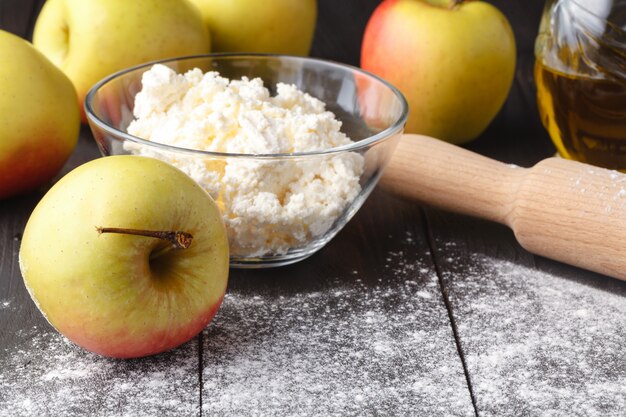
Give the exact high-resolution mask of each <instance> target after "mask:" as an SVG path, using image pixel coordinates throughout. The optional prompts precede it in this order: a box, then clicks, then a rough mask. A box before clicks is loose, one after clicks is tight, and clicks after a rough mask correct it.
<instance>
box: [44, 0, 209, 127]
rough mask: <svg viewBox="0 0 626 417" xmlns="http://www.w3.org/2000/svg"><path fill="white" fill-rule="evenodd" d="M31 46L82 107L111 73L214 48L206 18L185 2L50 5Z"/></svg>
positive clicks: (65, 1) (109, 0) (51, 1)
mask: <svg viewBox="0 0 626 417" xmlns="http://www.w3.org/2000/svg"><path fill="white" fill-rule="evenodd" d="M33 44H34V45H35V47H37V48H38V49H39V50H40V51H42V52H43V53H44V54H45V55H46V56H47V57H48V58H50V60H51V61H52V62H54V63H55V64H56V65H57V66H59V68H61V69H62V70H63V71H64V72H65V73H66V74H67V76H68V77H69V78H70V79H71V80H72V82H73V83H74V86H75V87H76V90H77V92H78V98H79V102H80V104H81V105H82V103H83V100H84V98H85V95H86V94H87V92H88V91H89V89H90V88H91V87H92V86H93V85H94V84H95V83H96V82H97V81H99V80H100V79H102V78H104V77H106V76H107V75H109V74H111V73H113V72H116V71H118V70H122V69H124V68H128V67H131V66H134V65H138V64H141V63H144V62H147V61H153V60H158V59H165V58H171V57H176V56H183V55H195V54H203V53H208V52H210V49H211V44H210V38H209V33H208V31H207V28H206V26H205V25H204V22H203V21H202V16H201V15H200V13H199V11H198V10H197V8H196V7H194V6H193V5H192V4H191V3H189V2H188V1H187V0H132V1H129V0H48V1H47V2H46V3H45V4H44V7H43V9H42V10H41V13H40V14H39V17H38V18H37V22H36V24H35V31H34V34H33ZM81 109H82V107H81ZM83 121H85V117H84V113H83Z"/></svg>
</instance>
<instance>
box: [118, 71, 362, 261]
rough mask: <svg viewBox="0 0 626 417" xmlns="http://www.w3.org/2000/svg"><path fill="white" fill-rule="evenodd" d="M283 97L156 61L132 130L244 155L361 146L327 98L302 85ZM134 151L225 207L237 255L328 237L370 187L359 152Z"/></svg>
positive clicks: (284, 88) (286, 89)
mask: <svg viewBox="0 0 626 417" xmlns="http://www.w3.org/2000/svg"><path fill="white" fill-rule="evenodd" d="M276 91H277V94H276V95H275V96H270V92H269V91H268V89H267V88H265V87H264V86H263V81H262V80H261V79H260V78H255V79H252V80H250V79H248V78H246V77H243V78H242V79H241V80H232V81H231V80H228V79H226V78H223V77H221V76H220V75H219V74H218V73H217V72H207V73H206V74H203V73H202V71H201V70H199V69H193V70H191V71H189V72H187V73H185V74H177V73H176V72H174V71H173V70H172V69H170V68H168V67H166V66H164V65H159V64H157V65H154V66H153V67H152V68H151V69H150V70H149V71H147V72H146V73H144V74H143V78H142V90H141V92H139V93H138V94H137V96H136V97H135V108H134V116H135V120H133V121H132V122H131V124H130V125H129V126H128V133H130V134H132V135H134V136H137V137H140V138H144V139H147V140H150V141H154V142H159V143H163V144H167V145H172V146H177V147H181V148H191V149H198V150H204V151H213V152H227V153H236V154H276V153H294V152H306V151H317V150H323V149H328V148H333V147H336V146H341V145H346V144H349V143H352V141H351V140H350V138H348V137H347V136H346V135H345V134H344V133H342V132H341V131H340V128H341V122H340V121H338V120H337V119H336V118H335V115H334V114H333V113H332V112H329V111H326V109H325V105H324V103H323V102H322V101H320V100H318V99H316V98H314V97H312V96H310V95H309V94H306V93H304V92H302V91H300V90H299V89H297V88H296V87H295V86H294V85H288V84H282V83H279V84H277V86H276ZM125 146H126V147H127V150H129V151H131V152H133V153H136V154H142V155H146V156H152V157H156V158H159V159H162V160H165V161H167V162H169V163H171V164H173V165H175V166H177V167H178V168H180V169H181V170H183V171H184V172H186V173H187V174H188V175H189V176H191V177H192V178H193V179H194V180H196V181H197V182H198V183H199V184H200V185H201V186H202V187H204V188H205V189H206V190H207V191H208V192H209V193H210V194H211V196H212V197H213V198H214V199H215V200H216V201H217V203H218V205H219V206H220V208H221V210H222V215H223V218H224V221H225V223H226V227H227V229H228V234H229V241H230V247H231V255H232V256H235V257H259V256H263V255H280V254H284V253H286V252H287V251H288V250H289V249H292V248H299V247H304V246H306V245H307V243H309V242H311V241H312V240H314V239H315V238H318V237H320V236H322V235H324V234H325V233H326V232H327V231H328V230H329V228H330V227H331V226H332V225H333V223H334V222H335V220H337V218H338V217H339V216H340V215H341V213H342V212H343V210H344V209H345V208H346V206H347V205H349V204H350V203H351V202H352V201H353V200H354V199H355V197H356V196H357V195H358V193H359V192H360V190H361V186H360V184H359V177H360V175H361V173H362V172H363V165H364V161H363V157H362V156H361V155H359V154H357V153H355V152H348V153H345V152H344V153H341V154H331V155H324V156H317V157H306V158H298V159H294V158H291V159H280V160H279V159H252V158H236V157H232V158H224V157H220V158H211V157H205V158H202V157H198V156H191V155H188V154H187V155H186V154H183V153H173V152H165V151H156V150H155V149H153V148H150V149H149V148H147V147H145V146H140V145H138V144H134V143H130V142H127V144H125Z"/></svg>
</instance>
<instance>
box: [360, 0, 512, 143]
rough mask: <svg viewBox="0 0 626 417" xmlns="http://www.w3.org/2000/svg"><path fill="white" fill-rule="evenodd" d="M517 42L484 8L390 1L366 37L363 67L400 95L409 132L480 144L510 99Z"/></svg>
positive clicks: (440, 1)
mask: <svg viewBox="0 0 626 417" xmlns="http://www.w3.org/2000/svg"><path fill="white" fill-rule="evenodd" d="M515 58H516V51H515V38H514V36H513V31H512V29H511V26H510V25H509V22H508V21H507V19H506V17H505V16H504V15H503V14H502V13H501V12H500V11H499V10H498V9H496V8H495V7H494V6H492V5H490V4H488V3H485V2H482V1H462V0H461V1H459V0H385V1H383V3H381V4H380V5H379V6H378V8H377V9H376V10H375V11H374V13H373V14H372V16H371V17H370V20H369V22H368V24H367V27H366V29H365V34H364V36H363V44H362V49H361V66H362V68H363V69H365V70H368V71H371V72H373V73H375V74H377V75H379V76H381V77H383V78H384V79H386V80H387V81H389V82H391V83H392V84H394V85H395V86H396V87H398V88H399V89H400V91H402V93H403V94H404V95H405V96H406V98H407V101H408V102H409V107H410V113H409V119H408V122H407V125H406V132H408V133H419V134H423V135H428V136H433V137H436V138H439V139H443V140H446V141H448V142H452V143H455V144H461V143H466V142H469V141H470V140H472V139H475V138H476V137H477V136H479V135H480V134H481V133H482V132H483V131H484V130H485V128H486V127H487V126H488V125H489V123H490V122H491V121H492V120H493V118H494V117H495V116H496V114H497V113H498V111H499V110H500V108H501V107H502V105H503V104H504V101H505V100H506V98H507V96H508V92H509V89H510V87H511V83H512V81H513V76H514V73H515Z"/></svg>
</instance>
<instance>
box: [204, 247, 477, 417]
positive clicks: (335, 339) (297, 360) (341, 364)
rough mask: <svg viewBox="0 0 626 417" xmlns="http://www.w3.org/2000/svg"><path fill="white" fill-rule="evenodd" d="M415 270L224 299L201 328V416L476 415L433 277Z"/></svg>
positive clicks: (408, 266) (411, 266)
mask: <svg viewBox="0 0 626 417" xmlns="http://www.w3.org/2000/svg"><path fill="white" fill-rule="evenodd" d="M391 257H392V258H394V257H395V255H391ZM397 259H401V258H400V257H399V256H398V258H397ZM402 259H405V258H402ZM392 263H393V262H391V263H390V264H392ZM402 263H403V264H402ZM422 267H423V266H421V265H420V264H419V263H412V262H406V261H405V262H401V265H396V266H394V267H393V268H394V271H397V272H396V273H394V274H393V275H392V276H393V279H391V280H389V281H380V282H378V284H372V283H365V282H364V281H361V280H356V281H352V282H351V283H350V284H349V285H346V284H343V283H342V282H341V280H339V279H338V280H337V282H335V283H334V285H336V286H337V288H335V289H329V290H326V291H323V292H313V293H299V294H294V295H293V296H289V297H284V296H280V295H278V294H267V293H266V294H264V295H261V296H256V297H249V296H245V295H243V294H238V293H236V292H235V293H230V294H229V295H228V297H227V298H226V299H225V301H224V305H223V307H222V309H221V310H220V312H219V313H218V317H217V318H216V321H215V326H212V327H210V328H209V329H208V330H207V331H206V332H205V338H204V343H205V348H204V371H203V380H204V401H203V411H205V412H206V414H207V415H260V416H264V415H288V416H295V415H298V416H311V415H318V416H346V415H389V416H392V415H424V416H474V409H473V407H472V403H471V399H470V395H469V390H468V389H467V385H466V380H465V377H464V375H463V369H462V365H461V362H460V359H459V357H458V355H457V352H456V348H455V346H454V341H453V340H454V339H453V335H452V330H451V328H450V326H449V323H448V318H447V313H446V310H445V307H444V306H443V302H442V299H441V295H440V293H439V286H438V282H437V278H436V276H435V274H434V273H432V271H430V269H429V273H428V274H426V275H424V276H420V275H418V273H417V272H416V271H419V270H420V269H421V268H422ZM401 271H407V273H408V275H407V274H405V273H404V272H401ZM411 277H418V278H417V279H411ZM417 323H419V324H417Z"/></svg>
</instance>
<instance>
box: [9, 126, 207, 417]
mask: <svg viewBox="0 0 626 417" xmlns="http://www.w3.org/2000/svg"><path fill="white" fill-rule="evenodd" d="M98 155H99V154H98V151H97V148H96V146H95V142H94V141H93V139H92V137H91V135H90V134H89V132H88V129H87V128H86V127H83V130H82V134H81V138H80V140H79V144H78V147H77V149H76V151H75V152H74V154H73V155H72V157H71V159H70V161H69V162H68V163H67V164H66V166H65V168H64V169H63V172H62V173H61V174H60V175H63V174H64V173H66V172H68V171H69V170H70V169H71V168H73V167H75V166H78V165H80V164H81V163H84V162H85V161H87V160H90V159H93V158H95V157H97V156H98ZM44 192H45V189H44V190H41V191H39V192H36V193H32V194H31V195H27V196H24V197H19V198H14V199H9V200H5V201H1V202H0V416H31V415H50V416H59V415H68V416H73V415H103V414H105V415H132V416H143V415H146V416H149V415H198V414H199V412H200V380H199V373H198V364H199V352H198V343H199V338H196V339H194V340H193V341H191V342H190V343H188V344H186V345H184V346H182V347H181V348H179V349H176V350H174V351H172V352H169V353H166V354H163V355H158V356H155V357H152V358H145V359H141V360H132V361H118V360H110V359H105V358H102V357H99V356H97V355H94V354H91V353H88V352H85V351H84V350H82V349H80V348H78V347H76V346H75V345H73V344H71V343H70V342H68V341H67V340H66V339H64V338H63V337H61V336H60V335H59V334H58V333H57V332H56V331H54V329H52V328H51V326H50V325H49V324H48V323H47V322H46V321H45V320H44V318H43V317H42V315H41V314H40V313H39V311H38V310H37V308H36V307H35V305H34V303H33V302H32V301H31V300H30V297H29V295H28V293H27V291H26V289H25V287H24V284H23V281H22V279H21V275H20V271H19V266H18V262H17V257H18V250H19V243H20V242H19V239H20V237H21V232H22V231H23V228H24V226H25V224H26V221H27V219H28V216H29V214H30V212H31V211H32V209H33V208H34V206H35V205H36V203H37V201H38V200H39V199H40V198H41V196H42V195H43V193H44Z"/></svg>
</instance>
